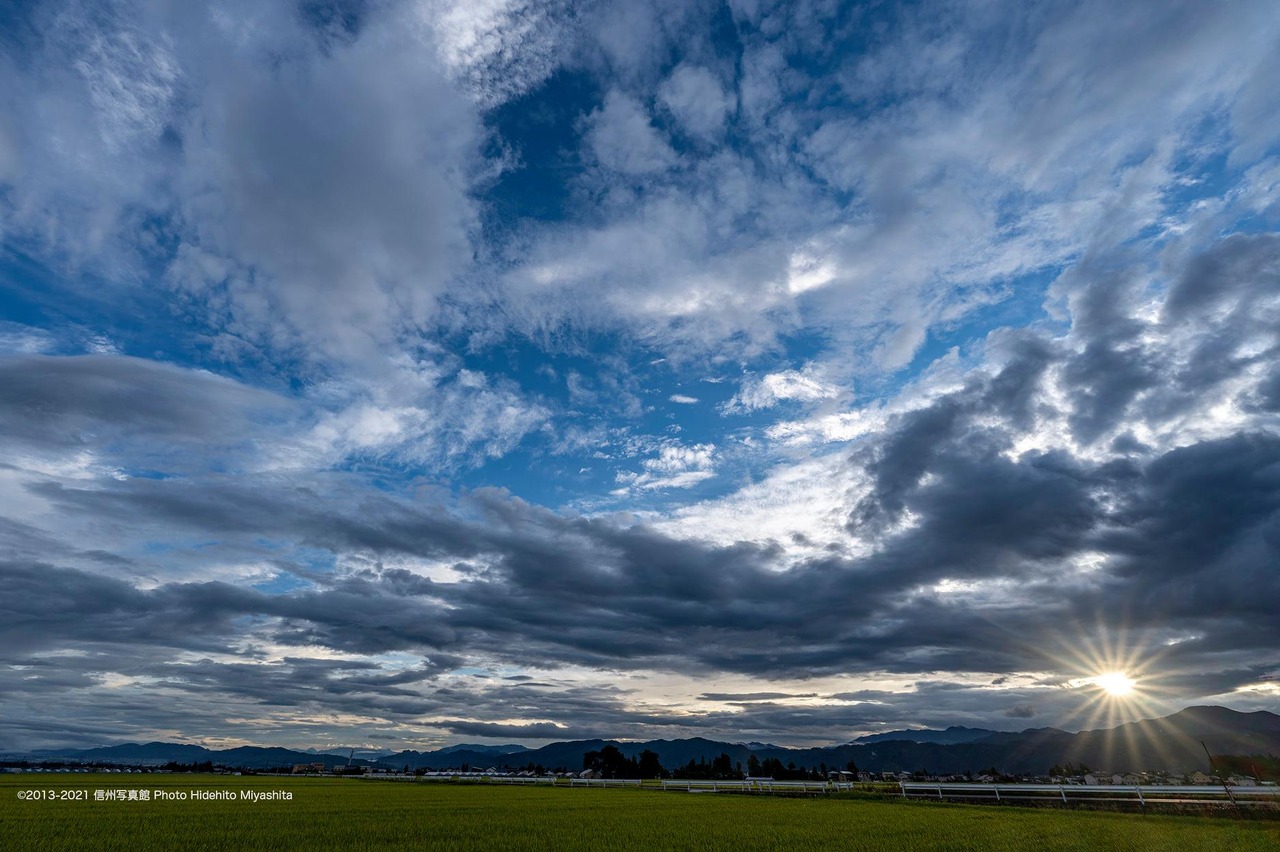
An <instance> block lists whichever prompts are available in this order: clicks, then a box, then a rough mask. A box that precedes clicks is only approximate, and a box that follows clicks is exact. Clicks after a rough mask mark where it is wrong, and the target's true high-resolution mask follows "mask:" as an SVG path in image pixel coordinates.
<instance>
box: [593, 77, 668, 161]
mask: <svg viewBox="0 0 1280 852" xmlns="http://www.w3.org/2000/svg"><path fill="white" fill-rule="evenodd" d="M590 122H591V128H590V130H589V131H588V132H587V141H588V144H589V145H590V146H591V150H592V152H593V153H594V154H595V157H596V159H597V160H598V161H599V162H600V165H602V166H604V167H605V168H607V169H612V170H613V171H616V172H621V173H623V174H627V175H643V174H650V173H653V172H660V171H664V170H665V169H668V168H670V167H671V166H673V165H674V164H675V162H676V154H675V151H673V150H671V146H670V145H668V144H667V141H666V140H665V139H663V138H662V136H661V134H659V132H658V130H657V128H655V127H654V126H653V124H652V123H651V121H650V119H649V114H648V113H647V112H646V111H645V109H644V107H643V106H641V105H640V103H639V102H637V101H636V100H635V99H634V98H631V97H629V96H627V95H625V94H623V93H621V92H619V91H617V90H616V89H615V90H613V91H611V92H609V94H608V95H607V96H606V97H605V100H604V106H603V107H602V108H601V109H599V110H597V111H596V112H594V113H592V115H591V119H590Z"/></svg>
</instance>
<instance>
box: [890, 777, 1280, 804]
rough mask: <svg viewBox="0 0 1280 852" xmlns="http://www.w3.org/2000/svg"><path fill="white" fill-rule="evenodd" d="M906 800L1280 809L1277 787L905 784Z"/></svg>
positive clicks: (901, 784)
mask: <svg viewBox="0 0 1280 852" xmlns="http://www.w3.org/2000/svg"><path fill="white" fill-rule="evenodd" d="M899 786H900V787H901V788H902V795H903V797H904V798H916V799H938V800H941V801H947V800H955V799H961V800H968V801H987V802H1002V803H1017V802H1032V801H1056V802H1061V803H1063V804H1070V803H1072V802H1077V803H1078V802H1128V803H1131V804H1137V805H1138V806H1140V807H1146V806H1147V805H1189V804H1210V803H1221V802H1228V801H1230V800H1231V797H1234V799H1235V801H1236V802H1237V803H1239V804H1242V805H1259V804H1262V805H1280V790H1278V789H1277V788H1275V787H1232V788H1231V793H1230V796H1228V794H1227V791H1226V790H1225V789H1223V788H1222V787H1221V786H1208V785H1205V786H1182V785H1156V784H1151V785H1146V784H962V783H953V782H942V783H937V782H929V781H902V782H899Z"/></svg>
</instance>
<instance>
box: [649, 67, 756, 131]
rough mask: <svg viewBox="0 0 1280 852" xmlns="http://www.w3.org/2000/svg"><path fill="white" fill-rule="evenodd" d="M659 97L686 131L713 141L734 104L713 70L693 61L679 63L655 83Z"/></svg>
mask: <svg viewBox="0 0 1280 852" xmlns="http://www.w3.org/2000/svg"><path fill="white" fill-rule="evenodd" d="M658 98H659V99H660V100H661V101H662V103H663V104H664V105H665V106H666V108H667V109H669V110H671V112H672V114H673V115H675V117H676V118H677V119H678V120H679V121H680V124H681V125H682V126H683V127H684V129H685V131H686V132H688V133H690V134H692V135H693V136H696V137H698V138H700V139H704V140H707V141H713V140H715V139H716V138H718V137H719V136H720V134H721V132H722V131H723V130H724V124H725V121H726V120H727V119H728V118H729V116H730V115H731V114H732V113H733V111H734V109H735V108H736V107H737V99H736V98H735V97H734V96H733V94H732V93H729V92H726V91H725V90H724V88H723V87H722V86H721V84H720V80H719V79H718V78H717V77H716V75H715V74H713V73H711V72H710V71H709V70H707V69H706V68H702V67H699V66H696V65H681V66H679V67H678V68H676V70H675V71H672V72H671V76H670V77H668V78H667V79H666V80H664V81H663V83H662V85H661V86H659V87H658Z"/></svg>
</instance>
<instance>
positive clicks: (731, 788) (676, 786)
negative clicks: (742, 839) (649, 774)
mask: <svg viewBox="0 0 1280 852" xmlns="http://www.w3.org/2000/svg"><path fill="white" fill-rule="evenodd" d="M852 786H853V785H851V784H848V785H831V784H827V783H826V782H825V781H767V780H760V779H753V780H751V781H692V780H676V781H663V782H662V789H664V790H683V791H684V792H686V793H719V792H757V793H826V792H828V791H830V790H832V789H836V788H841V789H851V788H852Z"/></svg>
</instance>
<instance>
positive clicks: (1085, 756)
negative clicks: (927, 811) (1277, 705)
mask: <svg viewBox="0 0 1280 852" xmlns="http://www.w3.org/2000/svg"><path fill="white" fill-rule="evenodd" d="M1201 742H1204V743H1205V744H1206V745H1207V746H1208V748H1209V750H1210V751H1211V752H1212V753H1213V754H1214V755H1223V756H1233V757H1223V760H1222V761H1220V763H1223V764H1225V765H1222V766H1219V768H1220V769H1223V770H1224V771H1228V772H1236V773H1241V774H1249V775H1255V774H1259V773H1260V774H1262V775H1263V776H1264V777H1274V776H1275V775H1276V774H1277V770H1278V769H1280V766H1277V758H1276V757H1275V756H1276V755H1280V716H1278V715H1276V714H1274V713H1268V712H1266V711H1262V710H1260V711H1257V712H1253V713H1240V712H1237V711H1235V710H1229V709H1227V708H1224V707H1189V708H1187V709H1186V710H1182V711H1180V712H1178V713H1174V714H1173V715H1171V716H1166V717H1164V718H1162V719H1149V720H1144V721H1140V722H1131V723H1128V724H1125V725H1120V726H1118V727H1116V728H1110V729H1106V730H1098V731H1081V732H1080V733H1076V734H1072V733H1068V732H1066V731H1060V730H1057V729H1054V728H1037V729H1029V730H1025V731H1021V732H1017V733H1012V732H1000V731H988V730H983V729H978V728H948V729H946V730H943V731H936V730H921V731H894V732H889V733H882V734H874V735H871V736H867V737H863V738H861V739H859V740H856V741H854V742H850V743H846V744H844V745H837V746H827V747H824V748H806V749H790V748H782V747H779V746H773V745H767V744H760V743H726V742H717V741H714V740H708V739H703V738H700V737H698V738H693V739H683V740H654V741H651V742H641V743H632V742H616V741H610V740H579V741H574V742H562V743H552V744H551V745H547V746H543V747H541V748H537V749H527V748H524V747H522V746H520V745H515V744H511V745H503V746H483V745H455V746H450V747H448V748H445V749H440V750H438V751H428V752H419V751H402V752H399V753H397V754H392V755H381V756H377V757H376V758H374V759H371V758H353V757H352V756H351V754H350V752H348V753H345V754H324V753H313V752H305V751H295V750H291V749H284V748H259V747H251V746H248V747H241V748H233V749H225V750H218V751H213V750H210V749H206V748H203V747H201V746H194V745H180V744H175V743H158V742H157V743H147V744H145V745H139V744H136V743H128V744H124V745H116V746H108V747H103V748H93V749H61V750H51V751H36V752H30V753H13V752H11V753H8V754H5V755H0V757H3V758H4V760H5V762H7V763H9V764H13V763H15V762H23V761H25V762H39V761H59V760H60V761H66V762H74V763H85V764H93V763H99V764H119V765H134V766H146V765H150V766H160V765H163V764H166V763H174V764H180V765H200V764H209V765H217V766H225V767H231V768H242V769H265V768H271V767H288V766H293V765H297V764H313V765H314V764H322V765H323V766H324V767H325V768H326V769H332V768H334V767H346V766H351V767H353V768H354V767H370V768H380V769H388V770H394V771H403V770H406V769H407V770H409V771H414V770H442V769H464V768H465V769H472V770H487V769H490V768H493V769H503V768H509V769H525V768H541V769H543V770H561V771H572V772H578V771H582V770H592V771H596V772H599V773H600V774H601V775H603V776H606V777H609V776H611V777H627V776H628V775H631V776H632V777H652V775H653V774H654V773H655V771H656V770H657V769H658V768H659V767H660V768H661V769H662V770H665V771H666V772H668V773H671V772H674V773H675V774H678V775H679V776H680V777H707V778H714V777H728V776H727V775H726V774H725V773H729V774H736V773H745V774H753V775H754V774H762V775H772V776H773V777H775V778H780V779H781V778H785V777H789V776H792V777H800V776H801V775H804V774H810V773H812V772H813V771H819V770H821V771H822V772H825V771H827V770H843V769H848V768H849V767H850V765H851V764H852V765H854V766H856V767H857V769H860V770H865V771H870V772H876V773H879V772H921V771H924V772H931V773H945V774H959V773H966V772H982V771H985V770H987V769H988V768H992V769H997V770H999V771H1000V772H1001V773H1005V774H1010V775H1014V774H1019V775H1020V774H1047V773H1048V772H1049V769H1050V767H1053V766H1065V765H1067V764H1071V765H1075V766H1080V765H1086V766H1089V767H1093V768H1100V769H1104V770H1106V771H1108V772H1128V771H1134V772H1137V771H1153V772H1154V771H1168V772H1171V773H1177V774H1179V775H1181V774H1183V773H1187V772H1191V771H1193V770H1205V769H1207V768H1208V767H1207V765H1206V764H1207V760H1206V759H1205V754H1204V748H1203V747H1202V746H1201ZM633 773H638V774H633ZM646 773H648V774H646Z"/></svg>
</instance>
